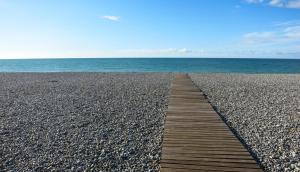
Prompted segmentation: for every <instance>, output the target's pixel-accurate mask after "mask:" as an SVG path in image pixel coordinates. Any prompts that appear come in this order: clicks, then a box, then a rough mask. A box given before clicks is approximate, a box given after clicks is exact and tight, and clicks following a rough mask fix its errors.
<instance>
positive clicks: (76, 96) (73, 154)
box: [0, 73, 172, 172]
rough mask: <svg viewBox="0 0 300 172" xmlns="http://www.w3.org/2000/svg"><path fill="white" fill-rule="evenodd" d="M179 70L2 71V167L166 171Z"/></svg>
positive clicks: (2, 168) (16, 168)
mask: <svg viewBox="0 0 300 172" xmlns="http://www.w3.org/2000/svg"><path fill="white" fill-rule="evenodd" d="M171 78H172V75H171V74H167V73H165V74H162V73H0V152H1V153H0V154H1V156H0V162H4V163H3V164H1V163H0V171H32V169H35V168H36V167H39V169H41V171H78V172H79V171H85V170H87V171H89V170H91V169H92V170H93V171H159V161H157V162H155V163H151V164H149V163H145V162H149V161H151V159H150V157H148V156H147V155H148V154H152V155H157V156H159V155H160V152H161V142H162V134H163V122H164V116H165V110H166V108H167V95H168V93H169V90H170V82H171ZM144 140H151V142H150V141H149V142H144ZM119 150H122V151H119ZM120 157H122V158H120ZM33 162H34V163H33Z"/></svg>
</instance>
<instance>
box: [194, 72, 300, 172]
mask: <svg viewBox="0 0 300 172" xmlns="http://www.w3.org/2000/svg"><path fill="white" fill-rule="evenodd" d="M190 77H191V79H192V80H193V81H194V83H195V84H196V85H198V86H199V88H201V90H202V91H203V92H204V93H205V94H206V95H207V96H208V98H209V100H210V101H211V103H212V104H213V105H214V106H215V108H216V110H217V111H218V112H219V113H220V115H221V116H222V117H224V119H225V120H226V122H227V124H228V125H229V126H230V127H231V128H232V129H233V130H234V131H235V132H236V134H237V135H238V136H239V137H240V138H241V140H243V141H244V143H245V144H246V146H247V147H248V148H249V150H250V151H251V152H252V153H253V154H254V155H255V156H256V157H257V159H258V161H259V162H260V163H261V164H262V166H263V167H264V168H265V170H266V171H272V172H279V171H286V172H290V171H295V172H296V171H300V142H299V140H300V75H296V74H295V75H293V74H291V75H285V74H190Z"/></svg>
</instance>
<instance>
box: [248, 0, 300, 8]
mask: <svg viewBox="0 0 300 172" xmlns="http://www.w3.org/2000/svg"><path fill="white" fill-rule="evenodd" d="M245 1H246V2H248V3H251V4H260V3H264V4H268V5H269V6H272V7H280V8H299V9H300V0H245Z"/></svg>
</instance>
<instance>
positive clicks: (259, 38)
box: [242, 25, 300, 44]
mask: <svg viewBox="0 0 300 172" xmlns="http://www.w3.org/2000/svg"><path fill="white" fill-rule="evenodd" d="M242 40H243V42H244V43H246V44H270V43H272V44H274V43H275V44H276V43H291V42H297V41H300V25H293V26H290V25H289V26H288V27H284V28H280V29H279V30H276V31H267V32H251V33H246V34H244V35H243V36H242Z"/></svg>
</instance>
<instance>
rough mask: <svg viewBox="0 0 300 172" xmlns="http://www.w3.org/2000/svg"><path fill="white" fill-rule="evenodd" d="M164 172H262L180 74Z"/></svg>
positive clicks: (167, 129)
mask: <svg viewBox="0 0 300 172" xmlns="http://www.w3.org/2000/svg"><path fill="white" fill-rule="evenodd" d="M161 171H162V172H184V171H207V172H209V171H214V172H216V171H235V172H237V171H241V172H257V171H262V170H261V169H260V167H259V166H258V165H257V163H256V161H255V160H254V159H253V157H252V156H251V155H250V153H249V152H248V151H247V149H245V148H244V147H243V145H242V144H241V143H240V141H239V140H238V139H237V138H236V137H235V136H234V134H233V133H232V132H231V130H230V129H229V128H228V127H227V125H226V124H225V123H224V122H223V121H222V119H221V118H220V117H219V115H218V114H217V113H216V112H215V111H214V109H213V108H212V107H211V105H210V104H209V102H208V101H207V99H206V98H205V97H204V95H203V94H202V93H201V92H200V90H199V89H198V88H197V87H196V86H195V85H194V84H193V82H192V81H191V79H190V78H189V77H188V76H187V75H185V74H177V75H175V78H174V80H173V83H172V89H171V95H170V97H169V107H168V110H167V116H166V123H165V130H164V139H163V147H162V159H161Z"/></svg>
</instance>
